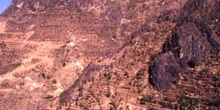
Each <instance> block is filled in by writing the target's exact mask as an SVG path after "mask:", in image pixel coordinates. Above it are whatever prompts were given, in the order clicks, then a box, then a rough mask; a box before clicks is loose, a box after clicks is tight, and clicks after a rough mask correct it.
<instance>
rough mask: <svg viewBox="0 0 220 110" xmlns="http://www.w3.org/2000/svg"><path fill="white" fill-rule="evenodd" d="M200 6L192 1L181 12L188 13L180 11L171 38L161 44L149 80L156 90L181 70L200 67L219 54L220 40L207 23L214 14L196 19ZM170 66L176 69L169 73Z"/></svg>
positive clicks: (165, 85) (168, 82)
mask: <svg viewBox="0 0 220 110" xmlns="http://www.w3.org/2000/svg"><path fill="white" fill-rule="evenodd" d="M203 3H204V1H196V0H193V1H190V2H189V3H188V4H186V6H185V7H184V8H183V10H187V11H183V12H184V13H182V14H183V15H181V17H180V18H179V23H177V25H176V27H175V28H174V30H173V32H172V35H171V37H168V38H167V40H166V42H165V43H164V47H163V51H162V53H160V55H159V57H158V58H155V59H154V60H153V61H152V64H151V66H150V71H149V72H150V77H149V81H150V83H151V84H152V85H153V86H155V87H156V88H157V89H159V90H161V89H165V88H168V87H169V85H170V83H171V82H173V81H176V79H178V73H179V72H180V70H187V68H195V67H196V66H198V65H201V64H203V63H204V62H205V60H207V59H208V58H209V56H210V55H211V54H212V55H213V54H214V55H218V54H219V52H220V51H219V50H220V49H219V48H220V42H219V40H220V39H219V38H218V37H217V35H216V34H215V33H214V32H212V30H211V29H210V28H209V25H210V24H208V23H209V22H210V21H208V20H210V19H214V18H216V17H217V15H215V17H213V16H210V17H204V18H202V16H204V15H202V14H201V18H197V16H195V14H200V13H201V12H203V10H202V7H203ZM185 8H186V9H185ZM203 8H204V7H203ZM212 11H213V10H212ZM208 14H212V13H211V12H210V13H208ZM206 16H207V15H206ZM173 67H175V69H173V70H170V68H173ZM167 68H168V69H167ZM180 68H181V69H180ZM171 74H172V75H171ZM174 74H175V75H174Z"/></svg>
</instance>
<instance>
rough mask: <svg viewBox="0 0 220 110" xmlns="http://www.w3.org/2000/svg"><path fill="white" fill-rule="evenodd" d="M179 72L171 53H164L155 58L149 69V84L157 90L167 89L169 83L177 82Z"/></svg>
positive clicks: (178, 66)
mask: <svg viewBox="0 0 220 110" xmlns="http://www.w3.org/2000/svg"><path fill="white" fill-rule="evenodd" d="M181 70H182V68H181V67H180V65H179V63H178V62H177V60H176V58H175V57H174V55H173V53H172V52H167V53H164V54H162V55H161V56H159V57H158V58H156V59H155V60H154V62H153V64H152V65H151V67H150V70H149V71H150V73H151V75H150V83H151V84H152V85H153V86H155V87H156V88H157V89H167V88H168V87H169V86H170V83H172V82H175V81H177V80H178V73H179V72H181Z"/></svg>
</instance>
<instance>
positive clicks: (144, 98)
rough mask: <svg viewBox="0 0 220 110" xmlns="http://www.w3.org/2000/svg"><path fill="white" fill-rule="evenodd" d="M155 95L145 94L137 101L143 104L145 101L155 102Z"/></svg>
mask: <svg viewBox="0 0 220 110" xmlns="http://www.w3.org/2000/svg"><path fill="white" fill-rule="evenodd" d="M155 102H156V100H155V97H154V96H153V95H145V96H143V97H142V98H141V99H139V103H140V104H142V105H144V104H147V103H155Z"/></svg>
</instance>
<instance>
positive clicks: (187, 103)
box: [178, 94, 199, 110]
mask: <svg viewBox="0 0 220 110" xmlns="http://www.w3.org/2000/svg"><path fill="white" fill-rule="evenodd" d="M178 103H179V108H180V109H181V110H195V109H196V108H197V107H198V103H199V100H198V99H196V98H191V97H188V96H186V95H184V94H182V95H181V96H180V98H179V101H178Z"/></svg>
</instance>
